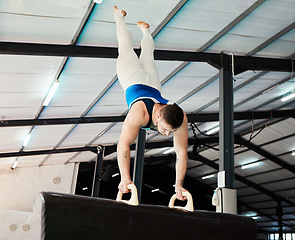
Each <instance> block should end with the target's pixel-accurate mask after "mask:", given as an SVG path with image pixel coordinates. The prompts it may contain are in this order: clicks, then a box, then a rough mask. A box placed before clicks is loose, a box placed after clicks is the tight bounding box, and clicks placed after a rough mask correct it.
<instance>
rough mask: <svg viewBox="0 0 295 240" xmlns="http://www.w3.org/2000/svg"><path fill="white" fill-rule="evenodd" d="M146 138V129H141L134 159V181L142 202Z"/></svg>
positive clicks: (139, 199)
mask: <svg viewBox="0 0 295 240" xmlns="http://www.w3.org/2000/svg"><path fill="white" fill-rule="evenodd" d="M145 138H146V132H145V130H143V129H140V130H139V133H138V137H137V141H136V149H135V160H134V169H133V182H134V184H135V186H136V187H137V192H138V201H139V202H141V192H142V177H143V166H144V149H145Z"/></svg>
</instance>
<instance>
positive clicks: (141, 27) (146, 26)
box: [137, 21, 150, 30]
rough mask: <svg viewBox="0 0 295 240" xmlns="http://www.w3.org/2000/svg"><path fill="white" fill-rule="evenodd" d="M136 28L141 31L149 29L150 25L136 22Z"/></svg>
mask: <svg viewBox="0 0 295 240" xmlns="http://www.w3.org/2000/svg"><path fill="white" fill-rule="evenodd" d="M137 26H138V27H139V28H140V29H142V30H143V29H146V28H149V27H150V25H149V24H148V23H146V22H144V21H139V22H137Z"/></svg>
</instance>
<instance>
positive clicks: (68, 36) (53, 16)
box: [0, 0, 90, 44]
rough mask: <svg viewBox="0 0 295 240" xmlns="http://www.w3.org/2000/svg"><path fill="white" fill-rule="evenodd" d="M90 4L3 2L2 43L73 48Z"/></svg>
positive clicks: (0, 19)
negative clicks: (73, 40)
mask: <svg viewBox="0 0 295 240" xmlns="http://www.w3.org/2000/svg"><path fill="white" fill-rule="evenodd" d="M89 2H90V0H82V1H80V0H73V1H71V0H65V1H56V0H52V1H44V0H40V1H36V0H18V1H1V12H0V22H5V24H2V25H1V30H0V35H1V40H2V41H12V42H35V43H60V44H69V43H70V42H71V40H72V38H73V36H74V35H75V33H76V31H77V28H78V27H79V25H80V22H81V20H82V18H83V16H84V14H85V12H86V10H87V6H88V4H89Z"/></svg>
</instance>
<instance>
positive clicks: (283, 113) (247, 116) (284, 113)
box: [0, 109, 295, 127]
mask: <svg viewBox="0 0 295 240" xmlns="http://www.w3.org/2000/svg"><path fill="white" fill-rule="evenodd" d="M125 117H126V115H120V116H104V117H83V118H47V119H29V120H28V119H20V120H2V121H0V127H21V126H41V125H64V124H87V123H88V124H89V123H106V122H123V121H124V119H125ZM187 117H188V121H189V122H214V121H219V113H218V112H216V113H195V114H188V115H187ZM283 117H295V109H292V110H276V111H255V112H251V111H246V112H235V113H234V120H252V119H253V120H254V119H273V118H283Z"/></svg>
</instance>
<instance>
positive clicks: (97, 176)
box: [91, 146, 104, 197]
mask: <svg viewBox="0 0 295 240" xmlns="http://www.w3.org/2000/svg"><path fill="white" fill-rule="evenodd" d="M103 150H104V149H103V147H102V146H98V147H97V159H96V164H95V169H94V177H93V184H92V186H93V187H92V193H91V196H92V197H99V190H100V181H101V173H102V162H103Z"/></svg>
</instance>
